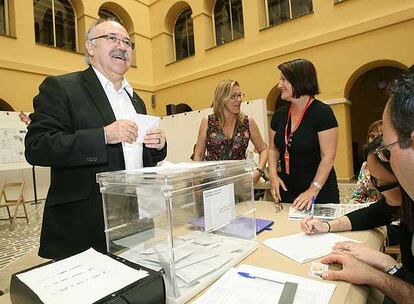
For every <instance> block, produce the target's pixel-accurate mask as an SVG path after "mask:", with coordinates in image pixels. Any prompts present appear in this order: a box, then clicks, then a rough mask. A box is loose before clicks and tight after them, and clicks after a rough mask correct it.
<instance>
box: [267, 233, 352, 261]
mask: <svg viewBox="0 0 414 304" xmlns="http://www.w3.org/2000/svg"><path fill="white" fill-rule="evenodd" d="M344 241H354V242H357V241H355V240H353V239H350V238H347V237H344V236H340V235H338V234H335V233H323V234H314V235H307V234H305V233H298V234H292V235H289V236H285V237H279V238H273V239H267V240H265V241H264V242H263V244H264V245H266V246H268V247H270V248H272V249H273V250H275V251H277V252H279V253H281V254H283V255H285V256H287V257H288V258H290V259H292V260H294V261H296V262H298V263H301V264H303V263H306V262H309V261H312V260H315V259H318V258H321V257H323V256H325V255H328V254H329V253H330V252H331V251H332V247H333V246H334V245H335V243H337V242H344Z"/></svg>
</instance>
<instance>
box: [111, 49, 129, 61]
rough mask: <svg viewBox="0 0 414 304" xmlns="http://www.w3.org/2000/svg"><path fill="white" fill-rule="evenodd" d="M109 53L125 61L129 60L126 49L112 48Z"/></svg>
mask: <svg viewBox="0 0 414 304" xmlns="http://www.w3.org/2000/svg"><path fill="white" fill-rule="evenodd" d="M109 55H111V57H114V58H120V59H122V60H125V61H128V60H129V56H128V53H127V51H124V50H121V49H116V50H113V51H111V52H110V53H109Z"/></svg>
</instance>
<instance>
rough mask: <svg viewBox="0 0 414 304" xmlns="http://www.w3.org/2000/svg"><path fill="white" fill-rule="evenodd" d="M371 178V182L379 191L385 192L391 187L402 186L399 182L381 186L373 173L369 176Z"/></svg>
mask: <svg viewBox="0 0 414 304" xmlns="http://www.w3.org/2000/svg"><path fill="white" fill-rule="evenodd" d="M369 179H370V181H371V184H372V185H373V186H374V187H375V189H377V190H378V192H385V191H388V190H391V189H394V188H397V187H399V186H400V184H399V183H398V182H394V183H391V184H388V185H382V186H381V185H379V184H378V180H377V179H376V178H375V177H374V176H372V175H371V176H370V177H369Z"/></svg>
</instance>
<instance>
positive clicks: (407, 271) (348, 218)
mask: <svg viewBox="0 0 414 304" xmlns="http://www.w3.org/2000/svg"><path fill="white" fill-rule="evenodd" d="M381 144H382V136H380V137H378V138H376V139H374V140H373V141H372V142H371V143H370V144H368V146H367V153H368V158H367V166H368V169H369V171H370V174H371V180H370V183H371V184H372V186H373V187H375V188H376V189H377V190H378V191H379V192H381V194H382V195H383V198H381V199H380V201H379V202H377V203H375V204H372V205H370V206H369V207H367V208H363V209H359V210H356V211H353V212H351V213H349V214H347V215H345V216H342V217H340V218H338V219H334V220H332V221H319V220H317V219H312V218H311V217H306V218H305V219H304V220H302V222H301V228H302V230H303V231H304V232H305V233H307V234H316V233H326V232H335V231H349V230H366V229H372V228H375V227H379V226H383V225H386V224H389V223H391V222H392V221H393V220H394V218H395V216H396V214H397V213H400V214H401V230H400V244H401V245H400V247H401V259H402V262H403V265H404V269H402V270H401V271H399V274H398V275H399V276H400V277H401V278H402V279H404V280H407V281H411V282H413V281H414V275H413V273H414V256H413V253H412V248H411V243H412V239H413V232H412V231H411V230H410V229H409V226H408V224H407V221H406V220H405V214H408V213H407V211H406V210H407V208H410V206H411V204H413V203H412V201H410V198H409V197H408V195H407V194H406V193H405V192H404V190H403V189H402V188H401V187H400V186H399V183H398V181H397V178H396V177H395V175H394V174H393V173H392V170H391V167H390V164H389V162H384V161H382V160H381V159H380V158H379V157H378V155H377V151H378V148H380V147H381ZM400 206H402V208H401V207H400ZM334 250H341V251H343V250H345V251H347V252H349V253H350V254H353V255H355V256H356V257H358V258H359V259H361V260H363V261H364V262H366V263H368V264H370V265H371V266H374V267H376V268H378V269H380V270H383V271H389V273H391V272H394V270H395V269H394V268H393V267H394V266H396V265H399V264H398V262H397V261H395V260H394V259H393V258H392V257H391V256H388V255H386V254H383V253H381V252H378V251H376V250H373V249H370V248H369V247H367V246H366V245H364V244H361V243H356V242H340V243H337V244H336V246H335V247H334ZM398 267H399V266H398Z"/></svg>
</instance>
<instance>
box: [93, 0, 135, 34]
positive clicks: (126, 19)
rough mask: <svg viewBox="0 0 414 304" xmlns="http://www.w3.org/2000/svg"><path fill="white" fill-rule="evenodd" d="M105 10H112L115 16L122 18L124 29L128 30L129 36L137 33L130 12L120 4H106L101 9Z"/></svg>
mask: <svg viewBox="0 0 414 304" xmlns="http://www.w3.org/2000/svg"><path fill="white" fill-rule="evenodd" d="M101 8H105V9H107V10H110V11H112V12H114V13H115V15H117V16H119V18H121V20H122V22H123V23H124V27H125V29H126V30H127V32H128V34H129V35H132V34H134V33H135V26H134V22H133V21H132V18H131V16H130V15H129V14H128V12H127V11H126V10H125V9H124V8H123V7H122V6H120V5H119V4H117V3H115V2H104V3H103V4H102V5H101V6H100V7H99V9H101Z"/></svg>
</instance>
